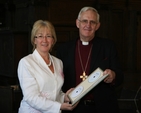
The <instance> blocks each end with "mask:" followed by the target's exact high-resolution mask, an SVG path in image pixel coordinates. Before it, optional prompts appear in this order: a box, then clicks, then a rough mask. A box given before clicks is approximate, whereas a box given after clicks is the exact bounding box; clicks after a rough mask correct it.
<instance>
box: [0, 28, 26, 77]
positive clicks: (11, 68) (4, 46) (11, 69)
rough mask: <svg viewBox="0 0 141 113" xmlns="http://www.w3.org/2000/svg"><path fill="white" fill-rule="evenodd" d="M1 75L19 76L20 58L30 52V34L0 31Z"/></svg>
mask: <svg viewBox="0 0 141 113" xmlns="http://www.w3.org/2000/svg"><path fill="white" fill-rule="evenodd" d="M0 43H1V44H0V75H4V76H8V77H17V65H18V62H19V60H20V59H21V58H22V57H23V56H25V55H27V53H28V34H27V33H22V32H12V31H9V30H6V31H0Z"/></svg>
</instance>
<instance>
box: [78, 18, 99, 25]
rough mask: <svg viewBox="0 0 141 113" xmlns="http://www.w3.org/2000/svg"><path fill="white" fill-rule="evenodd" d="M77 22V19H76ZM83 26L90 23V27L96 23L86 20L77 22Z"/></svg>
mask: <svg viewBox="0 0 141 113" xmlns="http://www.w3.org/2000/svg"><path fill="white" fill-rule="evenodd" d="M78 20H79V19H78ZM79 21H80V22H81V23H82V24H83V25H87V24H88V23H90V25H96V24H97V23H98V22H96V21H93V20H91V21H88V20H79Z"/></svg>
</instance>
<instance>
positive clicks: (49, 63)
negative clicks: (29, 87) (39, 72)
mask: <svg viewBox="0 0 141 113" xmlns="http://www.w3.org/2000/svg"><path fill="white" fill-rule="evenodd" d="M47 66H48V67H49V66H51V58H50V56H49V64H47Z"/></svg>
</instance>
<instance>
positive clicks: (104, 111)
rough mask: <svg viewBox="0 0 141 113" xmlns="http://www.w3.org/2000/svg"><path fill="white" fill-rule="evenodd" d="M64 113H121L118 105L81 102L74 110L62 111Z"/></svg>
mask: <svg viewBox="0 0 141 113" xmlns="http://www.w3.org/2000/svg"><path fill="white" fill-rule="evenodd" d="M62 112H63V113H119V109H118V106H113V105H111V106H110V104H106V103H102V106H97V105H96V104H94V103H92V104H90V103H88V104H85V103H84V102H80V103H79V104H78V105H77V106H76V108H74V110H72V111H62Z"/></svg>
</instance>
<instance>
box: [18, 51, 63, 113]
mask: <svg viewBox="0 0 141 113" xmlns="http://www.w3.org/2000/svg"><path fill="white" fill-rule="evenodd" d="M49 55H50V54H49ZM50 57H51V60H52V63H53V67H54V73H52V71H51V70H50V69H49V67H48V66H47V65H46V63H45V61H44V60H43V58H42V57H41V56H40V54H39V53H38V51H37V50H35V51H34V52H33V53H32V54H30V55H28V56H26V57H24V58H22V59H21V60H20V61H19V65H18V78H19V82H20V86H21V89H22V93H23V99H22V101H21V104H20V108H19V113H60V112H61V111H60V107H61V103H63V102H64V93H63V92H62V91H61V87H62V85H63V83H64V75H63V64H62V61H61V60H60V59H58V58H56V57H54V56H52V55H50Z"/></svg>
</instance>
